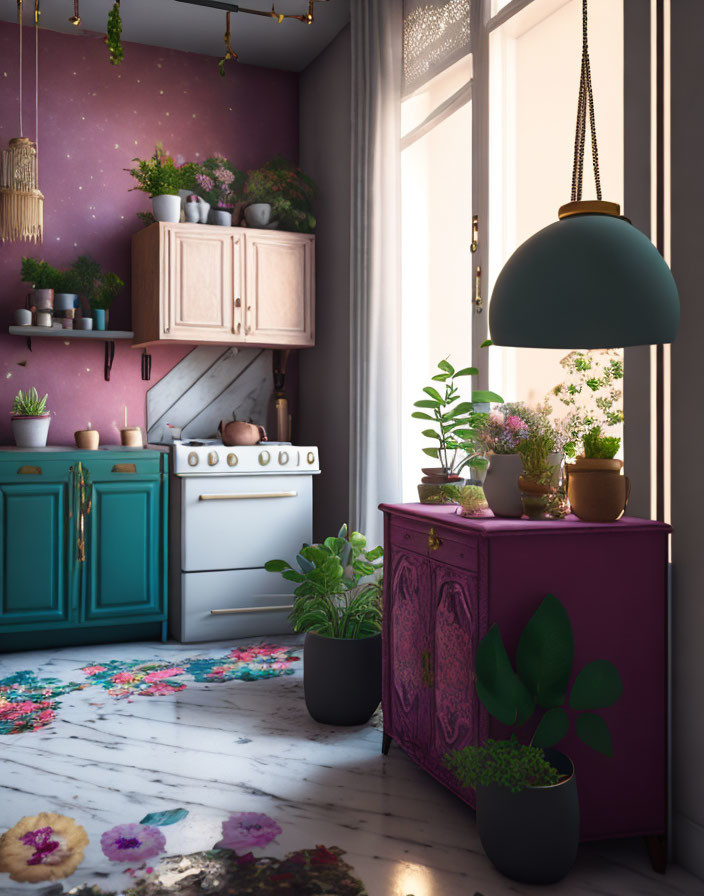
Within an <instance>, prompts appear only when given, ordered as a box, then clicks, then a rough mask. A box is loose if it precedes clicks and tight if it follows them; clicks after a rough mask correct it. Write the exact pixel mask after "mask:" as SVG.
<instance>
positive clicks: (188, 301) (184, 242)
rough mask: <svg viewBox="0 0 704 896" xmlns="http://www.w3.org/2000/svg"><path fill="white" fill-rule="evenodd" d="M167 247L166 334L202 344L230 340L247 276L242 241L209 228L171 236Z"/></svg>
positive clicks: (180, 231)
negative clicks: (243, 281)
mask: <svg viewBox="0 0 704 896" xmlns="http://www.w3.org/2000/svg"><path fill="white" fill-rule="evenodd" d="M223 230H225V228H223ZM168 246H169V279H168V289H167V295H166V304H167V309H166V311H167V319H166V322H165V324H164V332H165V334H166V335H167V336H168V337H170V338H172V339H186V338H192V339H194V340H197V341H199V342H207V341H210V340H212V341H216V342H217V341H221V340H223V339H224V340H226V341H232V336H233V333H234V330H235V327H234V315H235V301H236V299H237V298H239V297H240V295H241V290H240V288H239V287H240V285H241V284H240V280H241V278H242V273H243V263H242V255H243V252H242V238H241V236H240V235H235V236H233V235H232V234H231V233H230V232H228V231H226V230H225V232H224V233H222V234H221V233H219V232H218V231H217V230H213V229H210V228H208V229H207V230H204V231H200V230H179V229H176V230H169V231H168ZM235 287H238V288H237V289H235ZM235 292H237V295H235Z"/></svg>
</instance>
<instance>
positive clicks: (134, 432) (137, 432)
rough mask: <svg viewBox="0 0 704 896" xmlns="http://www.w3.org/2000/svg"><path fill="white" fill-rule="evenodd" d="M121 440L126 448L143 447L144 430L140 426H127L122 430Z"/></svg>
mask: <svg viewBox="0 0 704 896" xmlns="http://www.w3.org/2000/svg"><path fill="white" fill-rule="evenodd" d="M120 442H121V443H122V445H123V446H124V447H125V448H142V447H143V444H144V443H143V442H142V430H141V429H140V427H139V426H126V427H125V428H124V429H121V430H120Z"/></svg>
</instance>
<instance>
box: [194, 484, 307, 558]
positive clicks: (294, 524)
mask: <svg viewBox="0 0 704 896" xmlns="http://www.w3.org/2000/svg"><path fill="white" fill-rule="evenodd" d="M181 483H182V486H181V487H182V513H181V526H182V532H181V569H182V570H183V571H184V572H196V571H201V570H222V569H256V568H260V567H262V566H264V564H265V563H266V562H267V560H279V559H280V560H287V561H288V562H289V563H291V564H292V565H293V564H295V559H296V554H297V553H298V552H299V551H300V549H301V545H302V544H303V543H304V542H308V543H310V542H311V540H312V537H313V532H312V522H313V485H312V477H311V476H309V475H302V476H296V475H284V476H276V475H269V474H265V475H261V474H260V475H253V476H193V477H183V478H182V479H181ZM272 575H273V574H272Z"/></svg>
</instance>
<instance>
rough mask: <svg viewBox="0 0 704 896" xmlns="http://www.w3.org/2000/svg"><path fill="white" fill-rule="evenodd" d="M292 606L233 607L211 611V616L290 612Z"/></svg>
mask: <svg viewBox="0 0 704 896" xmlns="http://www.w3.org/2000/svg"><path fill="white" fill-rule="evenodd" d="M292 609H293V604H283V605H282V606H280V607H233V608H232V609H230V610H211V611H210V615H211V616H236V615H238V614H239V613H278V612H280V611H281V610H292Z"/></svg>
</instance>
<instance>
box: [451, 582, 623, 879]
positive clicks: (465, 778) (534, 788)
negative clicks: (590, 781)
mask: <svg viewBox="0 0 704 896" xmlns="http://www.w3.org/2000/svg"><path fill="white" fill-rule="evenodd" d="M573 662H574V634H573V631H572V625H571V623H570V619H569V616H568V614H567V611H566V610H565V608H564V606H563V605H562V603H561V602H560V601H559V600H558V599H557V598H556V597H554V596H553V595H548V596H547V597H546V598H545V599H544V600H543V602H542V603H541V604H540V606H539V607H538V609H537V611H536V612H535V613H534V615H533V616H532V617H531V619H530V620H529V621H528V623H527V625H526V627H525V628H524V629H523V632H522V633H521V635H520V638H519V640H518V647H517V650H516V669H515V671H514V668H513V666H512V664H511V661H510V659H509V657H508V654H507V652H506V649H505V647H504V644H503V641H502V639H501V634H500V633H499V630H498V627H497V626H496V625H493V626H492V627H491V628H490V629H489V631H488V632H487V634H486V635H485V636H484V638H482V640H481V641H480V642H479V646H478V648H477V654H476V661H475V671H476V687H477V696H478V697H479V699H480V700H481V701H482V703H483V704H484V706H485V707H486V709H487V711H488V712H489V713H490V714H491V715H492V716H493V717H494V718H495V719H497V721H498V722H500V723H501V724H502V725H505V726H507V732H508V737H507V738H506V739H503V740H501V739H500V740H490V741H487V742H486V743H484V744H483V745H470V746H466V747H463V748H462V749H460V750H452V751H450V752H449V753H447V754H446V755H445V756H444V757H443V761H444V763H445V765H446V766H447V767H448V768H449V769H451V770H452V772H453V773H454V774H455V775H456V776H457V778H458V780H459V781H460V783H462V784H463V785H464V786H465V787H472V788H474V789H475V790H476V798H477V799H476V806H477V825H478V828H479V837H480V839H481V842H482V846H483V847H484V849H485V851H486V853H487V855H488V857H489V858H490V859H491V861H492V862H493V863H494V865H495V866H496V868H497V869H498V870H499V871H501V872H502V873H503V874H505V875H506V876H507V877H510V878H512V879H513V880H518V881H522V882H525V883H532V884H549V883H554V882H555V881H557V880H560V879H561V878H562V877H564V875H565V874H567V872H568V871H569V870H570V868H571V867H572V865H573V864H574V860H575V858H576V855H577V848H578V844H579V799H578V794H577V786H576V781H575V772H574V766H573V765H572V762H571V760H570V759H569V757H567V756H566V755H564V754H563V753H561V752H559V751H558V750H556V749H555V746H556V745H557V744H558V743H559V742H560V741H561V740H562V739H563V738H564V737H565V735H566V734H567V733H568V731H569V729H570V726H571V719H570V716H569V715H568V713H567V711H566V707H569V709H570V711H571V713H572V714H576V719H575V726H576V733H577V736H578V737H579V738H580V740H582V741H583V742H584V743H586V744H587V745H588V746H589V747H591V748H592V749H594V750H596V751H598V752H600V753H602V754H604V755H606V756H611V755H613V743H612V740H611V735H610V732H609V728H608V725H607V723H606V721H605V720H604V718H603V716H601V715H599V714H598V713H597V712H595V710H596V709H602V708H606V707H609V706H612V705H613V704H615V703H616V701H617V700H618V699H619V697H620V696H621V691H622V684H621V677H620V675H619V673H618V670H617V669H616V668H615V667H614V666H613V665H612V663H610V662H608V661H607V660H602V659H598V660H595V661H593V662H591V663H587V665H586V666H584V667H583V668H582V669H581V670H580V672H579V673H578V674H577V676H576V678H575V679H574V681H573V682H572V684H571V687H570V682H571V679H572V667H573ZM568 694H569V696H568ZM536 711H537V712H538V714H539V720H538V723H537V725H535V727H534V728H533V731H532V735H530V737H529V736H528V735H525V736H524V737H523V738H522V739H520V738H518V737H517V736H516V733H515V730H516V729H522V728H525V726H526V725H527V723H528V722H530V721H531V720H532V718H533V716H534V715H535V713H536ZM524 740H528V743H524V742H523V741H524Z"/></svg>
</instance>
